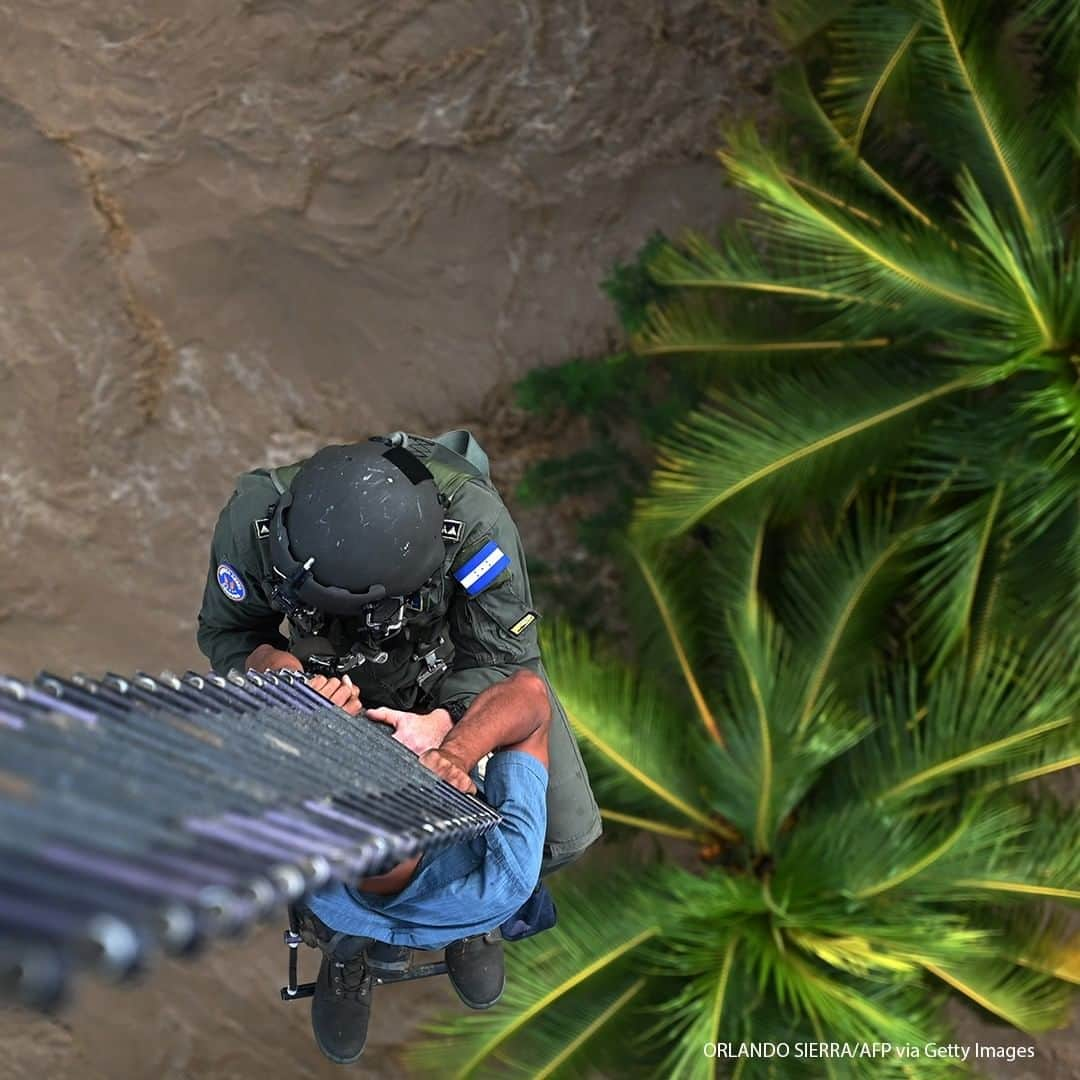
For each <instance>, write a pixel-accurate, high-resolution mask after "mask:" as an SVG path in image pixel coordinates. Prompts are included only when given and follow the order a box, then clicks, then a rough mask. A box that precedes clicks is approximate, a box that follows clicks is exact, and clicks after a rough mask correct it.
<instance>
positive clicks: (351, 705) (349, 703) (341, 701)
mask: <svg viewBox="0 0 1080 1080" xmlns="http://www.w3.org/2000/svg"><path fill="white" fill-rule="evenodd" d="M307 684H308V686H310V687H311V689H312V690H314V691H315V692H316V693H319V694H322V696H323V697H324V698H329V699H330V700H331V701H332V702H333V703H334V704H335V705H340V706H341V708H343V709H344V710H345V711H346V712H347V713H348V714H349V715H350V716H356V715H357V713H359V712H360V709H361V705H360V688H359V687H358V686H356V685H354V683H353V681H352V679H350V678H349V676H348V675H346V676H345V677H344V678H341V679H328V678H327V677H326V676H325V675H312V676H311V678H309V679H308V681H307Z"/></svg>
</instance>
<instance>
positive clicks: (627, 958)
mask: <svg viewBox="0 0 1080 1080" xmlns="http://www.w3.org/2000/svg"><path fill="white" fill-rule="evenodd" d="M553 892H554V893H555V899H556V903H557V905H558V907H559V909H560V911H562V912H565V913H567V914H569V913H571V912H572V913H573V917H572V918H561V919H560V920H559V922H558V923H557V925H556V926H555V928H554V929H552V930H550V931H548V932H546V933H545V934H543V935H540V936H538V937H535V938H529V939H527V940H526V941H522V942H519V943H517V944H515V945H514V947H513V949H512V950H509V952H508V968H509V970H508V975H507V987H506V994H505V997H504V999H503V1003H502V1005H501V1006H500V1008H499V1009H497V1010H494V1011H492V1012H486V1013H479V1014H476V1013H474V1014H472V1015H471V1016H467V1017H455V1018H452V1019H451V1018H446V1019H441V1020H436V1021H435V1022H433V1023H431V1024H429V1025H427V1026H426V1030H427V1031H429V1032H430V1033H432V1034H433V1035H434V1036H435V1038H432V1039H430V1040H428V1041H427V1042H425V1043H423V1044H420V1045H419V1046H417V1047H415V1048H412V1049H411V1050H410V1051H409V1058H410V1061H411V1062H412V1063H413V1064H415V1065H416V1066H417V1067H419V1068H421V1069H432V1068H433V1069H435V1071H437V1072H438V1073H439V1075H441V1076H453V1077H460V1078H464V1077H468V1076H473V1075H476V1073H477V1071H478V1070H480V1069H482V1068H484V1067H485V1066H488V1067H489V1066H490V1064H491V1062H492V1061H493V1060H494V1061H499V1062H500V1063H501V1064H503V1065H504V1066H505V1067H507V1068H508V1069H510V1070H512V1071H514V1072H518V1073H519V1074H523V1075H530V1076H531V1075H534V1069H535V1068H536V1067H537V1064H538V1063H541V1067H551V1066H554V1067H556V1068H557V1067H559V1065H562V1064H565V1063H566V1062H569V1061H570V1060H571V1059H572V1058H574V1057H575V1056H576V1055H578V1054H580V1053H581V1052H582V1050H583V1048H584V1047H585V1046H586V1045H587V1044H588V1043H589V1042H590V1041H591V1040H594V1039H595V1040H601V1041H602V1040H603V1039H605V1038H610V1037H611V1034H612V1029H613V1028H621V1029H622V1030H623V1032H624V1034H625V1029H624V1028H622V1025H621V1024H620V1023H619V1022H618V1021H619V1019H620V1017H624V1018H625V1016H626V1015H627V1014H628V1013H629V1012H630V1011H631V1010H632V1009H633V1008H634V1007H635V1000H636V999H637V997H638V995H639V994H641V993H643V991H645V989H646V988H645V987H643V986H642V985H641V973H640V972H639V971H638V970H636V968H635V965H634V964H633V963H632V961H633V958H634V955H635V953H637V952H638V951H639V950H640V949H641V947H642V946H643V945H644V944H645V943H647V942H648V941H650V940H652V939H653V938H655V937H656V936H657V935H658V934H659V933H660V924H659V922H658V921H657V918H658V914H660V913H662V908H663V904H664V901H663V897H662V895H661V894H659V893H658V892H657V891H656V890H655V888H654V887H653V884H652V882H651V881H650V879H649V878H648V876H647V875H641V874H639V873H636V872H632V873H622V874H607V875H598V874H593V875H590V876H588V877H586V878H584V879H579V880H578V881H576V882H572V883H571V882H566V881H562V880H561V881H559V882H558V883H556V884H555V885H553ZM635 1024H636V1026H638V1027H640V1019H639V1020H637V1021H636V1022H635V1021H632V1020H631V1021H629V1027H630V1030H631V1031H632V1030H633V1028H634V1026H635ZM560 1058H561V1060H560Z"/></svg>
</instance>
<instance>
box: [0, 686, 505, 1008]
mask: <svg viewBox="0 0 1080 1080" xmlns="http://www.w3.org/2000/svg"><path fill="white" fill-rule="evenodd" d="M498 821H499V816H498V814H496V813H495V811H493V810H492V809H491V808H490V807H488V806H487V805H486V804H485V803H483V802H482V801H480V800H479V799H477V798H476V797H475V796H472V795H465V794H462V793H461V792H459V791H457V790H455V789H454V788H453V787H451V786H450V785H449V784H447V783H445V782H444V781H443V780H441V779H440V778H439V777H437V776H436V775H435V774H434V773H432V772H430V771H429V770H428V769H426V768H424V766H422V765H421V764H420V763H419V761H418V760H417V758H416V757H415V756H414V755H413V754H412V753H411V752H410V751H409V750H407V749H406V748H405V747H403V746H402V745H401V744H399V743H397V742H395V741H394V739H393V738H391V737H390V731H389V729H388V728H386V727H384V726H383V725H380V724H375V723H373V722H371V721H367V720H365V719H363V717H355V718H354V717H350V716H349V715H347V714H346V713H345V712H343V711H342V710H341V709H339V708H338V707H337V706H335V705H332V704H330V703H329V702H328V701H327V700H326V699H325V698H322V697H320V696H319V695H318V694H316V693H315V692H314V691H313V690H311V689H310V688H309V687H308V686H307V685H306V683H305V681H304V678H303V676H302V675H299V674H296V675H293V674H291V673H287V672H286V673H279V674H277V675H265V674H255V673H252V672H249V673H248V674H247V675H246V676H243V675H239V674H237V673H234V674H232V675H230V676H229V677H228V678H223V677H221V676H217V675H198V674H196V673H194V672H188V673H186V674H185V675H183V676H180V677H177V676H175V675H170V674H164V675H162V676H160V677H159V678H152V677H150V676H148V675H145V674H141V673H140V674H137V675H135V676H134V677H132V678H122V677H120V676H118V675H111V674H110V675H106V676H104V677H103V678H101V679H91V678H88V677H86V676H84V675H76V676H73V677H71V678H63V677H61V676H58V675H52V674H49V673H47V672H46V673H42V674H41V675H39V676H38V678H37V679H36V680H34V681H33V682H32V683H26V682H21V681H19V680H16V679H11V678H7V677H3V676H0V998H4V997H8V998H11V999H13V1000H15V1001H16V1002H18V1003H21V1004H24V1005H29V1006H31V1007H38V1008H48V1007H51V1006H53V1005H55V1004H56V1003H57V1002H58V1001H60V1000H62V999H63V997H64V996H65V994H66V992H67V990H68V989H69V986H70V983H71V980H72V977H73V976H75V975H77V974H79V973H80V972H83V971H90V972H94V973H97V974H99V975H102V976H105V977H107V978H109V979H111V980H114V981H115V980H122V979H124V978H126V977H129V976H133V975H135V974H137V973H139V972H142V971H143V970H145V969H146V968H148V967H149V966H150V965H151V964H152V963H153V961H154V960H155V959H156V957H157V956H159V955H160V954H162V953H166V954H171V955H178V956H190V955H193V954H194V953H196V952H197V951H198V949H199V947H200V946H202V945H205V944H206V943H208V942H210V941H213V940H215V939H222V938H227V937H230V936H236V935H237V934H239V933H241V932H243V931H244V930H246V929H247V928H248V927H250V926H251V925H253V924H254V923H256V922H258V921H261V920H263V919H266V918H268V917H270V916H272V915H273V914H274V913H275V912H278V911H280V910H281V908H282V906H288V908H289V916H290V925H289V930H287V931H286V932H285V942H286V944H287V945H288V946H289V983H288V986H286V987H284V988H283V989H282V991H281V996H282V999H283V1000H286V1001H291V1000H295V999H298V998H301V997H306V996H309V995H310V994H311V992H312V984H310V983H308V984H300V983H299V982H298V972H297V968H298V964H297V949H298V947H299V945H300V943H301V938H300V936H299V933H298V927H297V921H296V914H295V910H294V909H293V907H292V905H294V904H295V903H296V902H297V901H299V900H300V898H301V897H302V896H303V895H304V894H305V893H306V892H308V891H310V890H313V889H318V888H319V887H321V886H322V885H325V884H326V882H327V881H329V880H331V878H335V877H336V878H342V879H348V880H355V879H356V878H359V877H365V876H368V875H374V874H380V873H383V872H385V871H386V870H388V869H389V868H390V867H391V866H393V865H395V864H397V863H399V862H401V861H402V860H404V859H407V858H410V857H412V856H414V855H416V854H418V853H421V852H434V851H437V850H439V849H440V848H442V847H444V846H445V845H447V844H451V843H456V842H457V841H460V840H463V839H469V838H472V837H475V836H479V835H481V834H483V833H484V832H486V831H487V830H488V829H490V828H491V827H492V826H493V825H495V824H497V823H498ZM445 970H446V968H445V964H420V965H417V966H410V967H409V968H407V969H405V970H387V971H386V972H385V973H382V974H380V975H379V976H378V981H379V982H399V981H403V980H407V979H416V978H423V977H426V976H428V975H435V974H440V973H442V972H444V971H445Z"/></svg>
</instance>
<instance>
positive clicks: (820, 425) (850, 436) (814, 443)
mask: <svg viewBox="0 0 1080 1080" xmlns="http://www.w3.org/2000/svg"><path fill="white" fill-rule="evenodd" d="M965 385H966V379H965V377H963V376H961V377H956V376H954V375H951V373H927V372H922V371H919V370H917V369H916V370H911V369H908V370H905V369H904V367H903V365H901V364H899V363H898V362H897V361H896V360H895V359H893V360H892V361H891V362H884V361H883V362H882V363H880V364H876V363H872V362H866V363H864V364H860V365H858V367H856V368H851V367H847V368H836V369H835V370H832V371H831V372H829V373H828V374H826V373H825V372H824V371H823V370H821V369H811V368H806V369H804V370H803V371H801V372H799V374H798V375H797V376H796V375H785V374H779V373H778V374H775V375H773V376H772V377H771V378H769V379H767V380H762V381H761V382H759V383H758V384H757V385H749V386H743V387H741V388H740V389H739V391H738V392H737V393H736V394H733V395H731V396H728V395H722V394H721V393H719V392H714V393H713V394H712V395H711V396H710V398H709V400H708V401H707V403H706V404H705V406H704V407H703V408H701V409H700V410H699V411H697V412H695V413H693V414H692V415H691V416H690V417H689V418H688V419H687V420H686V422H685V423H683V424H682V425H681V426H680V428H679V429H678V430H677V432H676V434H675V435H673V436H672V437H671V438H670V439H669V440H668V441H667V442H665V443H662V444H661V447H660V450H659V453H658V466H657V468H656V471H655V472H654V474H653V481H652V492H651V495H650V496H648V497H646V498H645V499H644V500H643V501H642V502H640V503H639V504H638V509H637V519H638V523H639V525H640V527H642V528H647V529H649V530H651V531H652V532H654V533H655V534H658V535H661V536H675V535H678V534H680V533H682V532H685V531H686V530H687V529H689V528H691V527H692V526H694V525H695V524H696V523H697V522H699V521H701V520H702V519H703V518H705V517H706V516H707V515H709V514H710V513H711V512H712V511H714V510H716V509H717V508H718V507H720V506H722V505H724V504H725V503H727V502H729V501H730V500H732V499H734V498H736V497H737V496H739V495H742V494H743V493H744V492H747V493H749V492H758V491H761V492H763V493H766V494H767V495H768V496H769V497H770V498H775V499H787V500H788V501H789V502H790V501H791V500H793V499H794V500H798V499H799V498H805V493H806V492H807V491H808V490H811V491H815V492H819V493H820V492H821V491H822V489H823V488H825V489H827V487H828V485H829V484H830V483H835V477H836V476H837V474H843V475H845V476H847V477H850V476H851V475H852V473H858V472H860V471H863V470H865V469H867V468H869V467H871V466H872V465H873V463H874V461H875V460H876V459H877V458H878V456H879V455H882V454H885V453H887V452H889V451H890V450H891V449H892V448H893V447H894V446H895V445H896V443H897V442H898V441H900V440H902V439H903V438H904V437H905V436H908V435H909V434H910V431H911V426H912V424H914V423H916V422H917V421H918V420H919V419H920V417H921V415H922V414H923V412H925V411H926V410H927V409H928V408H930V407H932V406H933V405H934V404H935V403H937V402H939V401H940V400H942V399H943V398H946V397H948V396H949V395H950V394H954V393H956V392H957V391H959V390H962V389H963V388H964V387H965ZM860 465H861V467H862V468H861V469H860V467H859V466H860Z"/></svg>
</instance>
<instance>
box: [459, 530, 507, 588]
mask: <svg viewBox="0 0 1080 1080" xmlns="http://www.w3.org/2000/svg"><path fill="white" fill-rule="evenodd" d="M509 565H510V556H509V555H507V554H506V553H505V552H504V551H503V549H502V548H501V547H499V545H498V544H496V543H495V541H494V540H489V541H488V542H487V543H486V544H485V545H484V546H483V547H482V548H481V549H480V550H479V551H478V552H477V553H476V554H475V555H474V556H473V557H472V558H471V559H469V561H468V562H467V563H465V565H464V566H461V567H458V569H457V570H455V571H454V577H455V578H457V580H458V581H459V582H460V583H461V587H462V588H463V589H464V590H465V591H466V592H467V593H468V594H469V596H476V595H477V594H478V593H482V592H483V591H484V590H485V589H486V588H487V587H488V586H489V585H490V584H491V583H492V582H493V581H494V580H495V579H496V578H497V577H498V576H499V575H500V574H501V573H502V572H503V571H504V570H505V569H507V567H509Z"/></svg>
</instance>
